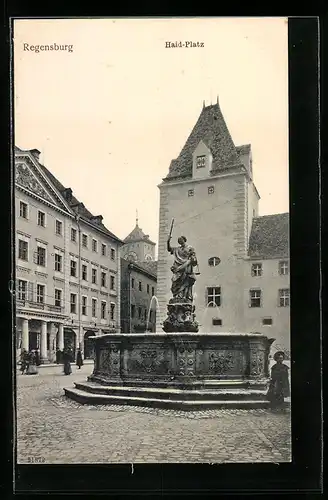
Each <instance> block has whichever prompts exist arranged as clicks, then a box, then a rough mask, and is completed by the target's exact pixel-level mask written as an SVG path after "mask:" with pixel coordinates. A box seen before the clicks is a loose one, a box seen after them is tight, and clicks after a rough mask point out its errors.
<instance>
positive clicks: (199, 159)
mask: <svg viewBox="0 0 328 500" xmlns="http://www.w3.org/2000/svg"><path fill="white" fill-rule="evenodd" d="M205 161H206V156H205V155H202V156H197V158H196V166H197V168H203V167H205Z"/></svg>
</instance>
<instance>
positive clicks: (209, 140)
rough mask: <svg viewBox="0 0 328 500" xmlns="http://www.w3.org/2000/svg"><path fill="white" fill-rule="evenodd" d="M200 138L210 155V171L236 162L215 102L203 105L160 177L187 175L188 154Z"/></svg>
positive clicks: (229, 138)
mask: <svg viewBox="0 0 328 500" xmlns="http://www.w3.org/2000/svg"><path fill="white" fill-rule="evenodd" d="M201 140H203V142H204V143H205V144H206V146H207V147H208V148H209V149H210V151H211V153H212V156H213V167H212V171H214V172H215V171H220V170H225V169H226V168H229V167H233V166H236V165H239V164H240V160H239V155H238V153H237V150H236V147H235V145H234V143H233V140H232V138H231V135H230V132H229V130H228V127H227V125H226V123H225V120H224V118H223V115H222V112H221V109H220V106H219V103H216V104H211V105H210V106H204V107H203V109H202V112H201V114H200V115H199V118H198V120H197V122H196V125H195V126H194V128H193V129H192V131H191V133H190V135H189V137H188V139H187V141H186V143H185V145H184V146H183V148H182V150H181V152H180V154H179V156H178V157H177V158H176V159H175V160H172V161H171V165H170V169H169V173H168V175H167V177H166V178H165V179H164V180H165V181H166V180H170V179H174V178H177V177H180V178H183V177H191V175H192V154H193V152H194V151H195V149H196V147H197V146H198V144H199V142H200V141H201Z"/></svg>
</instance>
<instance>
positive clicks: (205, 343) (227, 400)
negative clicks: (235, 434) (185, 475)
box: [64, 237, 274, 410]
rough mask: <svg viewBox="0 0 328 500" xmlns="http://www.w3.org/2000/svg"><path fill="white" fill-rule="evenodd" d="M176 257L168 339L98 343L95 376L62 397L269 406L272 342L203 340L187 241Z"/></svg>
mask: <svg viewBox="0 0 328 500" xmlns="http://www.w3.org/2000/svg"><path fill="white" fill-rule="evenodd" d="M170 239H171V238H170V237H169V239H168V243H167V248H168V251H169V252H170V253H171V254H172V255H173V256H174V264H173V266H172V267H171V271H172V287H171V292H172V298H171V300H170V301H169V303H168V305H167V313H168V314H167V318H166V319H165V321H164V322H163V332H159V333H142V334H135V333H125V334H121V333H115V334H106V335H101V336H97V337H93V341H94V343H95V364H94V370H93V373H92V375H91V376H89V377H88V380H87V381H86V382H83V383H75V387H74V388H66V389H64V391H65V394H66V396H67V397H69V398H72V399H74V400H76V401H79V402H80V403H87V404H130V405H144V406H160V407H173V408H174V407H175V408H179V409H186V410H188V409H190V410H191V409H193V410H195V409H201V408H220V407H228V408H256V407H265V406H267V405H268V404H269V403H268V401H267V399H266V391H267V385H268V380H269V351H270V346H271V344H272V342H273V341H274V339H269V338H267V337H266V336H265V335H262V334H258V333H199V332H198V323H197V321H196V317H195V307H194V305H193V298H192V297H193V295H192V288H193V285H194V283H195V281H196V277H195V274H194V267H195V266H197V258H196V254H195V251H194V249H193V248H192V247H190V246H189V245H187V242H186V238H185V237H180V238H179V240H178V242H179V246H178V247H175V248H172V247H171V245H170Z"/></svg>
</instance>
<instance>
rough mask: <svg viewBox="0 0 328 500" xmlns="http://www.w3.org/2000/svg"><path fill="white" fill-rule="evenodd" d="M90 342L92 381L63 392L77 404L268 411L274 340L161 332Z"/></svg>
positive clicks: (251, 335) (243, 335)
mask: <svg viewBox="0 0 328 500" xmlns="http://www.w3.org/2000/svg"><path fill="white" fill-rule="evenodd" d="M92 338H93V341H94V343H95V364H94V370H93V373H92V375H91V376H89V377H88V381H86V382H85V383H79V384H75V388H72V389H65V394H66V396H68V397H70V398H72V399H75V400H77V401H79V402H81V403H88V404H131V405H145V406H162V407H178V408H180V409H197V408H204V407H214V408H217V407H259V406H260V407H263V406H267V405H268V401H267V400H266V390H267V384H268V378H269V351H270V346H271V344H272V342H273V340H274V339H269V338H268V337H266V336H265V335H262V334H256V333H190V332H182V333H164V332H163V333H143V334H106V335H102V336H97V337H92Z"/></svg>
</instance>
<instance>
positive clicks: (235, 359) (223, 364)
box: [196, 346, 248, 378]
mask: <svg viewBox="0 0 328 500" xmlns="http://www.w3.org/2000/svg"><path fill="white" fill-rule="evenodd" d="M247 368H248V360H247V352H246V351H244V350H242V349H231V348H230V349H225V348H223V347H222V346H219V347H217V348H213V347H212V348H206V349H198V350H197V354H196V373H197V374H199V375H206V376H209V377H213V378H230V377H232V378H233V377H245V376H246V375H247Z"/></svg>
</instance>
